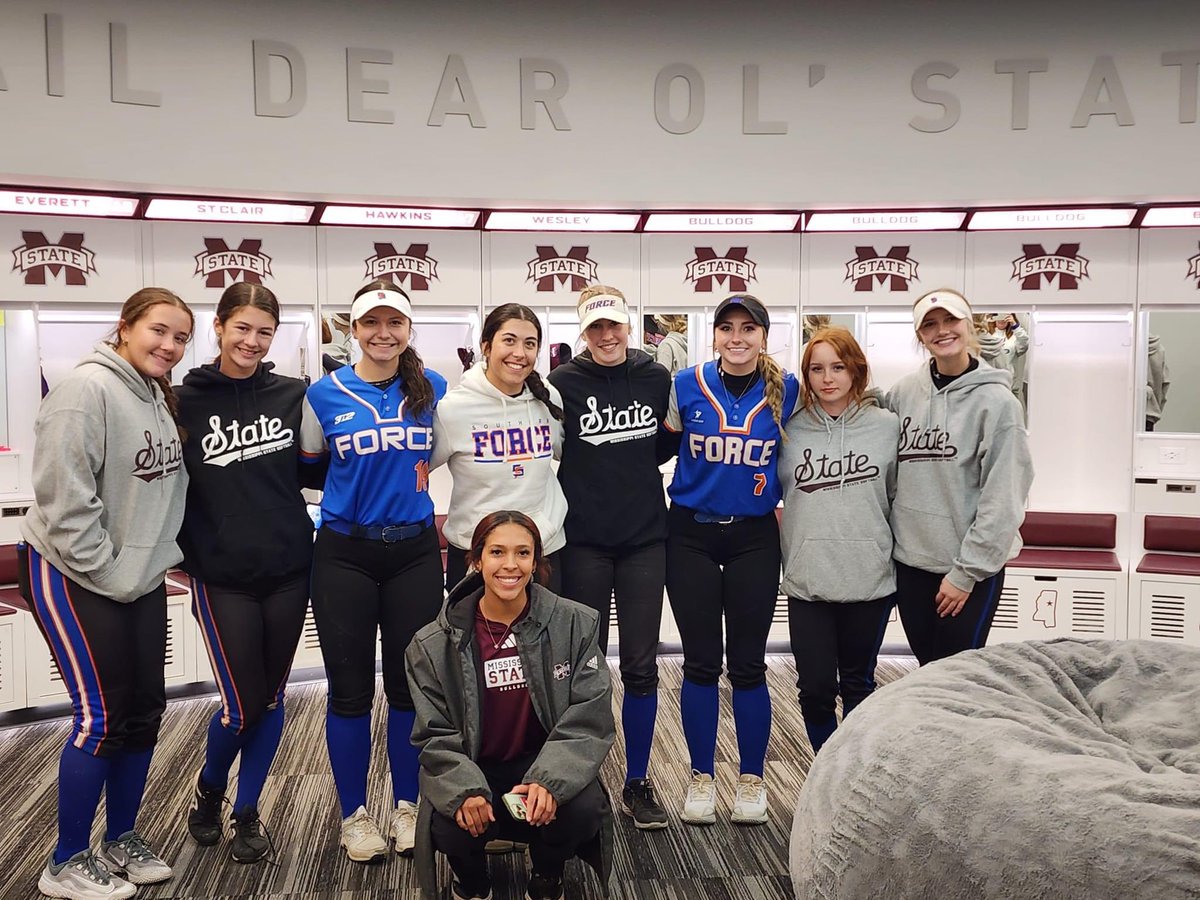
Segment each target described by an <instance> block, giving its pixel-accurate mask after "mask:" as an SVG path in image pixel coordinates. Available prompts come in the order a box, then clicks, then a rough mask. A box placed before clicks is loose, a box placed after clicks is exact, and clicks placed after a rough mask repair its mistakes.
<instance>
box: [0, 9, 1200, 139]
mask: <svg viewBox="0 0 1200 900" xmlns="http://www.w3.org/2000/svg"><path fill="white" fill-rule="evenodd" d="M43 26H44V35H43V37H44V39H45V49H46V56H45V62H46V79H45V93H46V95H47V96H51V97H63V96H66V94H67V90H68V88H67V83H68V78H67V75H66V73H67V62H68V55H67V49H66V43H65V42H64V39H63V32H64V20H63V16H62V15H60V14H57V13H49V14H46V15H45V16H44V17H43ZM108 32H109V34H108V42H109V68H110V75H111V78H110V94H109V98H108V99H109V100H110V101H111V102H113V103H122V104H132V105H135V106H153V107H160V106H163V105H165V104H169V103H171V102H172V101H173V98H172V97H170V96H169V95H164V94H163V93H162V92H160V91H158V90H154V89H153V88H152V87H151V86H149V85H146V84H142V85H140V86H137V87H135V86H134V85H133V84H131V83H130V75H129V57H130V52H131V48H130V38H129V33H128V29H127V27H126V26H125V25H124V24H123V23H120V22H111V23H109V28H108ZM247 50H248V51H249V54H248V56H249V58H248V60H247V63H248V65H247V73H248V75H250V79H251V81H250V86H251V89H252V91H253V98H254V105H253V109H254V115H256V116H260V117H265V118H291V117H294V116H299V115H302V114H304V113H305V109H306V106H307V105H308V89H309V75H308V66H307V64H306V60H305V55H304V53H303V52H302V51H301V50H300V49H299V48H297V47H296V46H294V45H292V44H289V43H285V42H283V41H278V40H268V39H255V40H250V41H248V46H247ZM323 52H328V51H323ZM340 52H342V53H344V56H345V96H346V119H347V120H348V121H350V122H361V123H365V124H377V125H392V124H395V121H396V117H395V112H394V111H393V109H392V108H390V107H389V104H388V98H389V96H390V95H391V94H392V84H393V77H394V80H396V81H399V80H400V76H401V75H402V74H403V75H406V76H407V75H408V74H409V73H407V72H403V70H400V69H398V67H397V64H396V61H395V54H394V53H393V52H392V51H391V50H388V49H383V48H367V47H346V48H344V49H343V50H342V51H340ZM3 62H4V61H3V60H2V59H0V91H8V90H10V88H9V85H8V82H7V80H6V79H5V75H4V67H3ZM973 65H986V64H984V63H973ZM1158 66H1159V68H1160V69H1161V75H1162V89H1161V91H1158V92H1156V95H1155V96H1156V99H1157V102H1159V103H1161V104H1171V105H1174V106H1175V110H1174V113H1175V117H1176V121H1178V122H1179V123H1180V124H1193V123H1195V122H1196V120H1197V111H1198V110H1197V106H1198V103H1197V93H1198V91H1197V86H1198V84H1200V50H1168V51H1165V52H1162V53H1161V54H1160V56H1159V59H1158ZM513 68H514V70H515V74H517V75H518V79H517V88H516V89H517V91H518V97H519V101H520V102H519V110H520V113H519V116H520V121H519V125H520V127H521V128H522V129H524V130H530V131H531V130H535V129H538V128H544V127H550V128H553V129H554V130H555V131H571V130H572V125H571V118H572V115H573V114H574V113H575V112H577V111H578V110H577V109H573V99H572V98H571V97H570V91H571V77H570V72H569V71H568V69H567V67H566V65H565V64H563V63H562V62H560V61H558V60H555V59H550V58H533V57H520V58H518V59H515V60H514V61H513ZM741 68H742V71H741V82H742V83H741V88H742V104H741V114H742V115H741V119H742V121H741V126H740V127H741V133H742V134H745V135H785V134H788V132H789V129H790V128H791V127H792V125H793V123H792V122H789V121H787V120H786V119H783V118H780V117H779V114H778V112H777V111H776V112H775V113H774V114H773V115H772V113H771V111H770V110H764V109H762V103H761V99H760V95H761V88H762V86H763V85H764V84H770V81H769V79H770V78H771V73H770V72H769V71H765V70H764V69H763V67H762V66H760V65H759V64H757V63H754V62H746V63H744V64H743V65H742V67H741ZM990 68H991V72H992V74H994V75H995V77H997V78H999V79H1007V80H1008V83H1009V86H1010V88H1011V90H1010V91H1009V92H1008V94H1009V110H1008V127H1009V129H1010V130H1012V131H1024V130H1027V129H1028V128H1029V122H1030V114H1029V111H1030V104H1031V102H1033V100H1034V99H1035V98H1036V97H1037V92H1038V86H1039V83H1041V82H1042V81H1043V80H1044V79H1048V78H1063V77H1066V76H1064V75H1062V74H1061V73H1059V72H1056V70H1055V66H1054V64H1053V61H1052V60H1051V59H1050V58H1049V57H1046V56H1041V57H1027V58H1004V59H995V60H992V61H990ZM1172 70H1174V71H1172ZM960 71H961V69H960V66H959V65H958V64H957V63H955V62H953V61H950V60H935V61H931V62H927V63H924V64H922V65H919V66H917V67H916V68H915V69H914V70H913V72H912V76H911V79H910V84H909V88H910V93H911V96H912V105H911V107H909V108H907V109H901V108H899V107H897V110H896V116H897V123H896V124H901V125H905V126H907V127H908V128H911V129H914V130H916V131H920V132H926V133H938V132H944V131H949V130H950V129H952V128H953V127H954V126H955V125H956V124H958V122H959V120H960V119H961V117H962V115H963V112H964V103H967V102H974V103H978V102H979V100H978V99H974V100H970V101H964V99H963V97H962V96H961V93H960V92H956V91H955V90H954V88H955V81H954V79H955V77H956V76H957V75H958V74H959V72H960ZM839 76H844V77H847V78H853V79H854V81H853V84H854V85H855V86H856V88H857V89H860V90H864V89H866V88H863V87H862V84H863V81H862V77H861V73H857V72H853V71H850V67H849V66H847V69H846V70H845V71H841V70H839V67H838V63H837V61H836V60H833V61H827V62H821V63H812V64H810V65H809V66H808V67H807V78H806V79H803V80H802V81H803V83H801V84H799V85H794V84H789V85H788V87H789V88H791V89H802V90H812V91H820V90H822V89H823V88H824V89H826V90H828V89H829V88H828V85H831V84H835V83H836V82H837V80H838V79H839ZM709 77H713V76H711V75H710V76H709ZM726 77H727V76H726ZM735 77H736V76H735ZM405 80H406V81H410V82H411V79H409V78H406V79H405ZM89 85H90V83H89ZM705 86H706V76H705V74H704V72H703V71H702V70H701V69H700V68H699V67H697V66H694V65H691V64H689V63H686V62H667V63H664V64H663V65H662V66H661V67H659V69H658V70H657V72H656V74H655V77H654V79H653V81H652V82H648V83H647V85H646V91H647V95H648V98H649V100H650V101H651V102H650V103H647V104H642V105H641V108H644V109H646V110H647V112H646V115H647V118H648V120H649V118H650V117H652V118H653V120H654V122H655V123H656V124H657V126H658V127H659V128H661V129H662V130H663V131H666V132H669V133H671V134H677V135H684V134H690V133H692V132H694V131H696V130H697V129H700V128H701V126H703V125H704V124H705ZM1075 90H1076V91H1077V96H1078V102H1077V103H1076V106H1075V110H1074V114H1073V115H1071V117H1070V119H1069V121H1068V122H1066V123H1065V124H1069V126H1070V127H1071V128H1087V127H1089V126H1091V125H1093V124H1094V123H1093V120H1095V119H1100V120H1101V121H1102V122H1105V123H1108V124H1109V125H1112V124H1115V125H1117V126H1125V127H1128V126H1133V125H1136V124H1137V112H1138V111H1136V110H1135V109H1134V108H1133V105H1132V104H1131V103H1130V101H1129V98H1128V95H1127V94H1126V91H1125V86H1124V82H1123V80H1122V77H1121V70H1120V67H1119V66H1118V65H1117V63H1116V61H1115V60H1114V58H1113V57H1112V56H1109V55H1099V56H1096V57H1094V59H1093V60H1092V64H1091V67H1090V70H1089V72H1088V74H1087V76H1086V78H1085V79H1082V80H1081V81H1080V82H1079V84H1078V85H1077V87H1075ZM631 99H632V98H631ZM189 100H193V102H194V99H193V98H186V99H185V98H179V99H178V100H177V101H176V102H180V103H184V102H189ZM428 103H429V107H428V108H429V114H428V116H427V117H426V118H425V122H424V123H423V124H424V125H425V126H426V127H431V128H439V127H442V126H444V125H445V124H446V123H447V122H448V121H450V120H451V117H459V118H458V120H460V121H464V122H466V123H467V124H468V125H469V126H470V127H471V128H488V127H489V119H488V111H487V110H486V109H485V108H484V105H483V103H482V102H481V101H480V98H479V94H478V93H477V92H476V90H475V85H474V82H473V80H472V76H471V69H470V65H469V61H468V60H467V59H466V58H464V57H463V56H462V55H460V54H457V53H451V54H449V55H447V56H446V61H445V64H444V66H443V68H442V73H441V77H440V79H439V80H438V83H437V87H436V89H435V90H434V91H433V93H432V94H431V96H430V97H429V99H428ZM626 108H629V109H636V108H638V107H637V106H636V105H626ZM1164 113H1165V109H1163V110H1159V109H1155V110H1147V111H1146V114H1152V115H1153V116H1155V117H1157V118H1159V119H1161V118H1163V115H1164ZM411 124H417V123H411ZM493 124H494V123H493ZM514 124H515V123H514ZM794 124H796V125H797V126H803V125H806V124H808V123H805V122H796V123H794ZM722 125H723V123H717V124H715V125H714V124H711V123H710V125H709V127H710V128H712V127H722ZM730 127H737V126H736V124H734V125H731V126H730Z"/></svg>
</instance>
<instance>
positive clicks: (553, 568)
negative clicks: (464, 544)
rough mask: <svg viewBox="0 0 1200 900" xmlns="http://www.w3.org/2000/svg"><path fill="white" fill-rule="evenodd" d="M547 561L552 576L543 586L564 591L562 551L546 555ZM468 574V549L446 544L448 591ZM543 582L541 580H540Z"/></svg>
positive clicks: (555, 591) (556, 591)
mask: <svg viewBox="0 0 1200 900" xmlns="http://www.w3.org/2000/svg"><path fill="white" fill-rule="evenodd" d="M546 562H547V563H549V564H550V577H549V578H548V579H547V580H546V582H545V583H544V584H542V587H544V588H545V589H546V590H548V591H550V593H552V594H560V595H561V593H562V571H561V568H562V567H561V565H560V563H561V562H562V551H561V550H555V551H554V552H553V553H551V554H550V555H549V556H547V557H546ZM466 576H467V551H466V550H459V549H458V548H457V547H455V546H454V545H453V544H449V543H448V544H446V592H447V593H449V592H450V591H452V590H454V586H455V585H457V584H458V583H459V582H460V581H462V580H463V579H464V578H465V577H466ZM539 584H541V582H539Z"/></svg>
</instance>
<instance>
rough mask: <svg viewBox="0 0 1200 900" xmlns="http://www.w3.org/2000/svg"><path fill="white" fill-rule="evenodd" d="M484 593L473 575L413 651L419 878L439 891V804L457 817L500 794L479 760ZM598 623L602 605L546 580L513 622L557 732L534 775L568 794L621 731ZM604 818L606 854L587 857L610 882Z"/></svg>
mask: <svg viewBox="0 0 1200 900" xmlns="http://www.w3.org/2000/svg"><path fill="white" fill-rule="evenodd" d="M482 596H483V588H482V587H481V586H480V582H479V579H478V578H473V579H467V580H465V581H464V582H463V583H462V584H461V585H459V587H458V588H457V589H455V590H454V591H452V592H451V594H450V596H449V597H448V598H447V599H446V603H445V605H443V607H442V611H441V612H440V613H439V614H438V617H437V619H436V620H434V621H433V622H431V623H429V624H428V625H426V626H425V627H424V628H422V629H421V630H420V631H418V632H417V634H416V637H414V638H413V641H412V643H411V644H409V646H408V650H407V651H406V652H405V655H404V662H405V668H406V669H407V672H408V683H409V684H410V685H411V686H412V695H413V705H414V706H415V708H416V724H415V725H414V726H413V733H412V740H413V743H414V744H418V745H420V747H421V772H420V785H421V809H420V812H419V813H418V816H417V846H416V855H417V867H418V877H419V880H420V884H421V891H422V894H423V896H425V897H429V898H433V897H436V896H439V895H438V893H437V871H436V868H435V866H434V856H433V845H432V839H431V836H430V823H431V821H432V810H434V809H436V810H437V811H438V812H440V813H441V814H442V815H444V816H447V817H448V818H453V817H454V814H455V813H456V812H457V811H458V808H459V807H460V806H462V804H463V801H464V800H466V799H467V798H468V797H475V796H480V797H486V798H487V799H488V801H489V802H492V801H493V799H494V798H493V797H492V795H491V791H490V790H489V789H488V784H487V779H486V778H485V777H484V775H483V771H482V769H480V768H479V766H478V764H477V763H476V760H477V759H478V757H479V752H480V747H481V746H482V734H481V726H482V721H483V720H482V716H483V700H482V696H483V681H482V674H481V672H480V668H479V654H478V652H477V650H476V648H475V627H474V623H475V613H476V610H477V609H478V607H479V600H480V598H481V597H482ZM598 628H599V616H598V615H597V613H596V612H595V611H594V610H592V609H589V608H588V607H586V606H583V605H581V604H579V603H575V602H574V601H571V600H567V599H565V598H563V597H559V596H557V595H556V594H552V593H551V592H550V591H548V590H546V589H545V588H543V587H541V586H540V585H537V584H531V585H530V587H529V614H528V615H527V616H526V617H525V618H524V619H522V620H521V621H520V622H518V623H517V624H516V626H515V627H514V628H513V634H514V635H515V636H516V639H517V651H518V653H519V654H520V657H521V667H522V669H523V670H524V672H525V678H526V681H527V683H528V685H529V698H530V700H531V701H532V703H533V709H534V712H535V714H536V715H537V717H538V721H539V722H540V723H541V725H542V727H543V728H544V729H545V730H546V734H547V738H546V743H545V744H543V745H542V749H541V750H540V751H539V752H538V755H537V757H536V758H535V759H534V761H533V764H532V765H531V766H530V767H529V771H527V772H526V773H525V781H526V782H536V783H538V784H540V785H542V786H543V787H545V788H546V789H547V790H549V791H550V793H551V794H553V795H554V799H555V800H556V801H557V802H559V803H563V802H566V801H569V800H570V799H572V798H573V797H575V795H577V794H578V793H579V792H580V791H581V790H583V789H584V788H585V787H587V785H588V784H590V783H591V782H592V781H594V780H595V779H596V777H597V775H598V773H599V772H600V765H601V763H603V762H604V758H605V757H606V756H607V755H608V751H609V749H610V748H611V747H612V744H613V740H614V739H615V737H616V728H615V725H614V723H613V715H612V683H611V681H610V680H609V674H608V665H607V664H606V662H605V660H604V654H602V653H601V652H600V650H599V647H598V646H597V641H596V635H597V631H598ZM497 727H504V726H503V725H502V724H501V725H499V726H497ZM501 814H503V813H502V812H501ZM600 825H601V831H600V846H601V853H600V858H599V859H598V860H593V859H588V860H587V861H588V862H589V863H591V864H592V865H593V867H595V868H596V870H597V874H598V875H599V876H600V881H601V883H602V884H603V885H605V888H606V889H607V885H608V877H609V873H610V872H611V867H612V819H611V815H606V816H605V818H604V821H603V822H601V823H600Z"/></svg>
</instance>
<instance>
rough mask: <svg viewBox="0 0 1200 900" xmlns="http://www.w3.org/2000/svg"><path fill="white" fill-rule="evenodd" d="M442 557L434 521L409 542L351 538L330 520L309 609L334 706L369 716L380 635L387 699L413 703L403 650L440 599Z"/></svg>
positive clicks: (319, 545)
mask: <svg viewBox="0 0 1200 900" xmlns="http://www.w3.org/2000/svg"><path fill="white" fill-rule="evenodd" d="M442 600H443V595H442V556H441V552H440V551H439V549H438V538H437V529H436V528H434V527H433V526H432V525H431V526H429V527H428V528H426V529H425V530H424V531H422V532H421V533H420V534H419V535H417V536H416V537H413V538H409V539H408V540H404V541H394V542H392V543H387V542H385V541H372V540H365V539H360V538H352V537H349V536H348V535H344V534H341V533H340V532H337V531H334V530H333V529H331V528H329V527H327V526H326V527H322V528H321V530H320V531H318V532H317V542H316V546H315V547H314V548H313V571H312V609H313V618H314V619H315V621H316V624H317V635H318V636H319V637H320V639H321V656H322V658H323V659H324V661H325V674H326V676H327V677H328V679H329V708H330V710H331V711H332V712H333V713H334V715H338V716H344V717H347V718H356V717H358V716H365V715H367V714H368V713H369V712H370V711H371V700H372V699H373V698H374V696H375V635H376V633H377V632H378V634H379V637H380V642H381V644H382V649H383V689H384V693H385V694H386V695H387V701H388V705H390V706H391V707H393V708H394V709H401V710H411V709H412V708H413V703H412V695H411V694H410V693H409V689H408V678H407V677H406V676H405V674H404V651H405V650H406V649H407V648H408V644H409V642H410V641H411V640H412V639H413V635H415V634H416V633H417V631H418V630H419V629H420V628H421V627H422V626H424V625H426V624H427V623H429V622H432V621H433V620H434V619H435V618H436V617H437V614H438V610H439V609H441V606H442Z"/></svg>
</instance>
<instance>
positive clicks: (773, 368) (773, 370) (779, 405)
mask: <svg viewBox="0 0 1200 900" xmlns="http://www.w3.org/2000/svg"><path fill="white" fill-rule="evenodd" d="M758 374H759V377H761V378H762V380H763V397H764V399H766V401H767V403H768V404H769V405H770V407H771V418H773V419H774V420H775V424H776V425H777V426H778V427H779V437H780V438H781V439H782V440H783V441H784V442H786V441H787V439H788V437H787V432H786V431H784V430H783V367H782V366H780V365H779V363H777V362H776V361H775V357H773V356H771V354H769V353H767V347H766V343H765V342H764V343H763V350H762V353H760V354H758Z"/></svg>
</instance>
